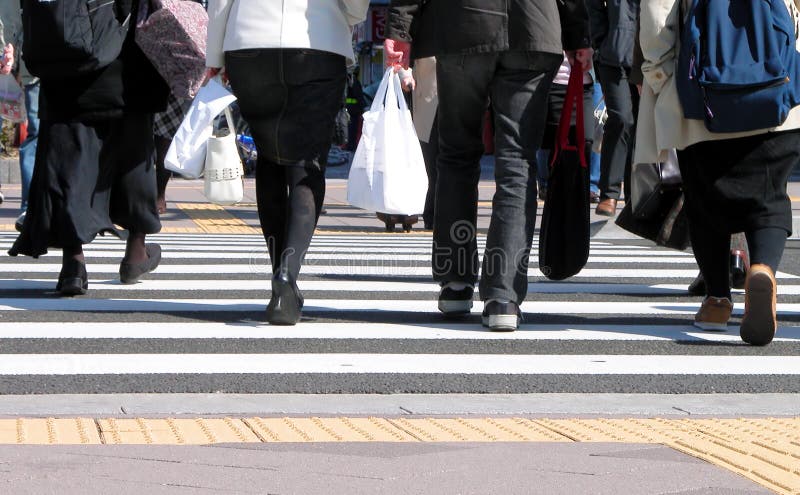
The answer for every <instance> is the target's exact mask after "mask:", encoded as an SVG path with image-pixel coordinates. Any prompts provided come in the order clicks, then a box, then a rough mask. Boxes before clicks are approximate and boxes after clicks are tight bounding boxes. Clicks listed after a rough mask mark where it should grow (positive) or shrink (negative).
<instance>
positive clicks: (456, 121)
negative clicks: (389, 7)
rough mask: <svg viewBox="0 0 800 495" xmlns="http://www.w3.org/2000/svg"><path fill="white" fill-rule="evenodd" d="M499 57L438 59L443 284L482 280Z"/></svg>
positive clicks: (439, 267) (438, 248)
mask: <svg viewBox="0 0 800 495" xmlns="http://www.w3.org/2000/svg"><path fill="white" fill-rule="evenodd" d="M497 56H498V55H497V54H496V53H486V54H474V55H448V56H442V57H438V58H437V64H436V77H437V85H438V87H439V113H438V119H439V155H438V157H437V160H436V164H437V180H436V210H435V213H434V220H433V223H434V227H433V250H432V268H433V278H434V280H436V281H437V282H441V283H445V282H463V283H466V284H470V285H473V286H474V285H475V283H476V282H477V280H478V246H477V239H476V235H477V225H476V224H477V217H478V181H479V179H480V159H481V156H482V155H483V149H484V147H483V139H482V131H483V116H484V113H485V112H486V105H487V104H488V101H489V87H490V84H491V81H492V77H493V76H494V72H495V66H496V61H497Z"/></svg>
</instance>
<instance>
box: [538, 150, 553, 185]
mask: <svg viewBox="0 0 800 495" xmlns="http://www.w3.org/2000/svg"><path fill="white" fill-rule="evenodd" d="M549 177H550V150H536V182H537V183H538V186H539V189H540V190H544V189H546V188H547V179H548V178H549Z"/></svg>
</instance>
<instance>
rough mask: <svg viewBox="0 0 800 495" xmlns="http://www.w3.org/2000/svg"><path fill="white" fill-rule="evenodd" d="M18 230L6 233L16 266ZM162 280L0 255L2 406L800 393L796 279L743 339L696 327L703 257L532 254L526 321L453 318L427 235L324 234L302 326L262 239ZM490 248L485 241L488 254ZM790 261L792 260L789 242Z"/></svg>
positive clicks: (168, 251)
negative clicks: (151, 399)
mask: <svg viewBox="0 0 800 495" xmlns="http://www.w3.org/2000/svg"><path fill="white" fill-rule="evenodd" d="M15 237H16V234H14V233H0V252H3V253H5V251H7V250H8V248H9V247H10V245H11V243H12V242H13V240H14V239H15ZM148 241H149V242H158V243H159V244H161V246H162V248H163V259H162V263H161V265H160V266H159V268H158V269H157V270H156V272H154V273H153V274H150V275H149V276H147V278H146V279H144V280H143V281H142V282H140V283H139V284H136V285H122V284H120V283H119V280H118V276H117V271H118V267H119V265H118V263H119V261H120V259H121V257H122V254H123V251H124V242H122V241H119V240H117V239H115V238H109V237H105V238H104V237H100V238H98V239H97V240H96V241H95V242H94V243H92V244H91V245H89V246H87V247H86V256H87V269H88V271H89V280H90V285H89V289H90V292H89V294H87V295H86V296H83V297H77V298H72V299H70V298H59V297H56V295H55V291H54V287H55V281H56V278H57V276H58V272H59V269H60V252H59V251H57V250H54V251H52V252H51V253H49V254H48V255H47V256H43V257H41V258H40V259H38V260H33V259H31V258H25V257H19V258H12V257H8V256H1V257H0V394H15V393H127V392H137V393H138V392H142V393H143V392H153V393H167V392H231V393H273V392H274V393H278V392H280V393H534V392H562V393H570V392H572V393H588V392H592V393H602V392H616V393H716V392H719V393H722V392H726V393H737V392H752V393H759V392H800V380H798V375H800V358H798V355H800V297H798V296H799V295H800V269H798V267H795V269H792V268H791V266H790V268H789V269H787V271H785V272H784V271H781V272H779V273H778V275H777V278H778V284H779V291H778V313H779V320H780V328H779V330H778V335H777V337H776V339H775V341H774V342H773V343H772V344H771V345H770V346H767V347H765V348H753V347H749V346H746V345H744V344H742V343H741V342H740V339H739V335H738V321H739V318H740V316H741V313H742V311H743V297H742V294H741V291H739V292H738V293H737V294H736V295H735V296H734V297H735V303H736V304H735V310H734V318H733V320H732V321H731V324H730V325H729V327H728V331H726V332H713V333H712V332H702V331H700V330H698V329H695V328H694V327H692V326H691V321H692V318H693V315H694V313H695V312H696V310H697V308H698V306H699V303H700V300H699V298H696V297H689V296H687V295H686V286H687V285H688V284H689V282H690V281H691V280H692V279H693V277H694V276H695V275H696V274H697V268H696V265H695V263H694V259H693V257H692V255H691V253H688V252H686V253H684V252H678V251H673V250H667V249H661V248H656V247H652V246H651V245H649V244H648V243H647V242H645V241H637V240H629V239H611V238H608V239H603V238H595V239H593V241H592V246H591V257H590V259H589V263H588V265H587V266H586V268H585V269H584V270H583V271H582V272H581V273H580V274H579V276H577V277H574V278H573V279H570V280H567V281H562V282H551V281H547V280H546V279H545V278H544V277H543V276H542V275H541V273H540V272H539V270H538V268H537V266H536V259H535V253H536V251H537V248H536V244H535V243H534V249H533V251H532V259H531V269H530V272H529V288H528V292H529V293H528V297H527V298H526V301H525V302H524V303H523V305H522V310H523V312H524V315H525V322H524V323H523V325H522V326H521V328H520V330H519V331H517V332H513V333H492V332H489V331H487V330H486V329H484V328H483V327H481V325H480V311H481V309H482V304H481V303H480V301H477V300H476V301H475V307H474V309H473V313H472V314H471V315H470V316H468V317H465V318H463V319H460V320H455V321H449V320H445V319H443V318H442V317H441V315H440V314H439V312H438V310H437V302H436V297H437V294H438V287H437V285H436V284H434V283H433V282H431V280H430V245H431V239H430V235H417V234H412V235H403V234H398V235H384V234H348V233H343V234H319V235H317V236H316V237H315V238H314V241H313V243H312V246H311V250H310V252H309V253H308V256H307V258H306V265H305V266H304V268H303V272H302V275H301V280H300V281H299V286H300V289H301V291H302V292H303V294H304V296H305V307H304V310H303V313H304V318H303V320H302V321H301V323H300V324H298V325H297V326H295V327H271V326H269V325H267V324H265V323H264V309H265V307H266V303H267V301H268V299H269V273H270V269H269V264H268V258H267V255H266V249H265V245H264V240H263V238H261V237H260V236H256V235H234V234H230V235H211V234H159V235H154V236H151V237H149V238H148ZM484 242H485V238H483V237H481V238H480V239H479V246H480V247H481V248H482V247H483V244H484ZM790 247H791V246H790Z"/></svg>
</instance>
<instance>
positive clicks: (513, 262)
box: [480, 52, 560, 329]
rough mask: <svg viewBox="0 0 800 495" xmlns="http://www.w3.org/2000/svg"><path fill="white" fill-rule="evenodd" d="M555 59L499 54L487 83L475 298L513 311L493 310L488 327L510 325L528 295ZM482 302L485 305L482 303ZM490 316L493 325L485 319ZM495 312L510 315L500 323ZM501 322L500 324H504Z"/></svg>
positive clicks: (507, 326) (512, 324) (509, 327)
mask: <svg viewBox="0 0 800 495" xmlns="http://www.w3.org/2000/svg"><path fill="white" fill-rule="evenodd" d="M559 62H560V60H559V58H558V57H550V56H547V55H541V54H534V53H512V52H509V53H504V54H503V55H502V56H501V58H500V64H499V68H498V70H497V73H496V74H495V78H494V81H493V82H492V88H491V95H492V102H493V105H494V108H495V130H496V131H495V157H496V158H495V182H496V191H495V194H494V198H493V199H492V219H491V223H490V225H489V232H488V234H487V237H486V250H485V254H484V258H483V269H482V273H481V283H480V294H481V299H482V300H484V301H487V302H489V303H491V301H496V302H497V303H500V304H507V303H512V304H513V305H514V306H516V308H514V307H513V306H512V308H511V309H513V310H515V311H514V313H515V314H513V315H508V314H506V313H503V314H502V315H501V314H499V313H495V314H493V313H492V311H491V309H490V308H488V309H489V314H488V315H485V316H487V317H488V318H487V320H486V321H487V322H488V323H487V324H488V326H489V327H490V328H492V329H501V327H503V328H502V329H515V328H516V326H517V324H518V321H517V319H516V318H517V313H518V311H519V308H518V305H519V304H521V303H522V301H523V300H524V299H525V296H526V295H527V293H528V256H529V254H530V249H531V243H532V240H533V233H534V225H535V223H536V206H537V205H536V178H535V176H534V174H533V173H531V171H532V169H533V164H534V160H535V156H534V150H535V149H536V143H540V142H541V140H542V134H543V133H544V126H545V109H546V108H547V98H548V91H549V89H550V84H551V82H552V79H553V73H554V71H555V70H556V68H557V67H558V64H559ZM487 306H488V305H487ZM492 316H496V317H497V318H496V320H497V322H496V324H492V322H491V317H492ZM500 316H513V317H512V318H509V319H508V321H506V322H500V319H499V318H500ZM502 323H505V324H506V326H505V327H504V326H503V324H502Z"/></svg>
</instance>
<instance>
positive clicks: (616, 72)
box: [595, 64, 635, 216]
mask: <svg viewBox="0 0 800 495" xmlns="http://www.w3.org/2000/svg"><path fill="white" fill-rule="evenodd" d="M595 69H596V71H597V75H598V78H599V79H600V83H601V84H602V86H603V95H604V96H605V103H606V108H607V109H608V120H606V124H605V127H604V131H603V148H602V153H601V158H600V183H599V187H600V201H601V205H603V204H605V203H603V201H604V200H607V199H612V200H615V201H616V200H619V198H620V195H621V193H622V182H623V180H624V179H625V170H626V163H627V162H628V160H629V158H630V150H631V148H632V145H633V137H634V136H633V127H634V124H635V121H634V114H633V101H632V97H631V89H630V84H629V83H628V75H627V73H626V71H625V70H624V69H623V68H621V67H609V66H606V65H601V64H598V65H597V67H596V68H595ZM601 205H598V209H599V208H600V207H601ZM604 211H605V210H604ZM598 213H600V211H599V210H598ZM609 213H610V216H613V215H614V213H613V212H606V213H605V214H609Z"/></svg>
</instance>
